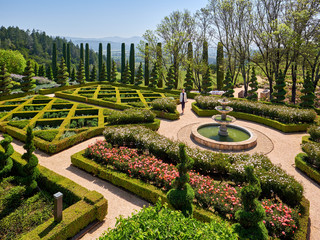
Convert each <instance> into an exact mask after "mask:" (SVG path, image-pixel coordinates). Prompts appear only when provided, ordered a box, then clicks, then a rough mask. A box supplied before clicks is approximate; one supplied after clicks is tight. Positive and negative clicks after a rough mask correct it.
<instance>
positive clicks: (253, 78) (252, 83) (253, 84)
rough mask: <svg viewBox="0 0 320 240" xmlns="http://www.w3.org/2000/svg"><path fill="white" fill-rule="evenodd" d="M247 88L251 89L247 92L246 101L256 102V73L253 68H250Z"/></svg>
mask: <svg viewBox="0 0 320 240" xmlns="http://www.w3.org/2000/svg"><path fill="white" fill-rule="evenodd" d="M249 87H250V88H251V89H250V90H249V91H248V93H249V94H248V96H247V99H249V100H254V101H257V100H258V93H257V91H258V81H257V76H256V71H255V68H254V67H252V72H251V78H250V82H249Z"/></svg>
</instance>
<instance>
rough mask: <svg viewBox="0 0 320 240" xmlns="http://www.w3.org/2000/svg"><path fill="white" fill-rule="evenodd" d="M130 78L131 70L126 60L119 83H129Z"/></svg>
mask: <svg viewBox="0 0 320 240" xmlns="http://www.w3.org/2000/svg"><path fill="white" fill-rule="evenodd" d="M130 80H131V71H130V66H129V62H128V61H127V64H126V66H125V68H124V72H123V74H122V80H121V83H123V84H128V83H130Z"/></svg>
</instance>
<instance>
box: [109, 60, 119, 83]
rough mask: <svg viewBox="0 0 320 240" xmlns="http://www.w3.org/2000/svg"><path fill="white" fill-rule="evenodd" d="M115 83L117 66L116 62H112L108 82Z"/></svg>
mask: <svg viewBox="0 0 320 240" xmlns="http://www.w3.org/2000/svg"><path fill="white" fill-rule="evenodd" d="M116 81H117V64H116V61H114V60H112V68H111V76H110V82H116Z"/></svg>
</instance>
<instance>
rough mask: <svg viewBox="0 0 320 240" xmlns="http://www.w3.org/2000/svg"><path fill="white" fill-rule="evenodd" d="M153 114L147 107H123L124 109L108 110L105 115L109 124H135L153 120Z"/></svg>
mask: <svg viewBox="0 0 320 240" xmlns="http://www.w3.org/2000/svg"><path fill="white" fill-rule="evenodd" d="M154 118H155V114H154V113H153V112H151V111H150V110H148V109H139V110H138V109H125V110H124V111H122V112H120V111H114V112H110V113H109V114H108V115H107V116H106V121H107V122H108V123H109V124H112V125H117V124H135V123H151V122H153V121H154Z"/></svg>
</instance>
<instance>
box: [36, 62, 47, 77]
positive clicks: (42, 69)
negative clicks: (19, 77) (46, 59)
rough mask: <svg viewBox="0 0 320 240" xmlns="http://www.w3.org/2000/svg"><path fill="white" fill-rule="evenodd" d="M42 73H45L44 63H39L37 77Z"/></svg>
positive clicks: (41, 75)
mask: <svg viewBox="0 0 320 240" xmlns="http://www.w3.org/2000/svg"><path fill="white" fill-rule="evenodd" d="M44 75H45V70H44V65H43V64H41V65H40V67H39V71H38V76H39V77H44Z"/></svg>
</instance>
